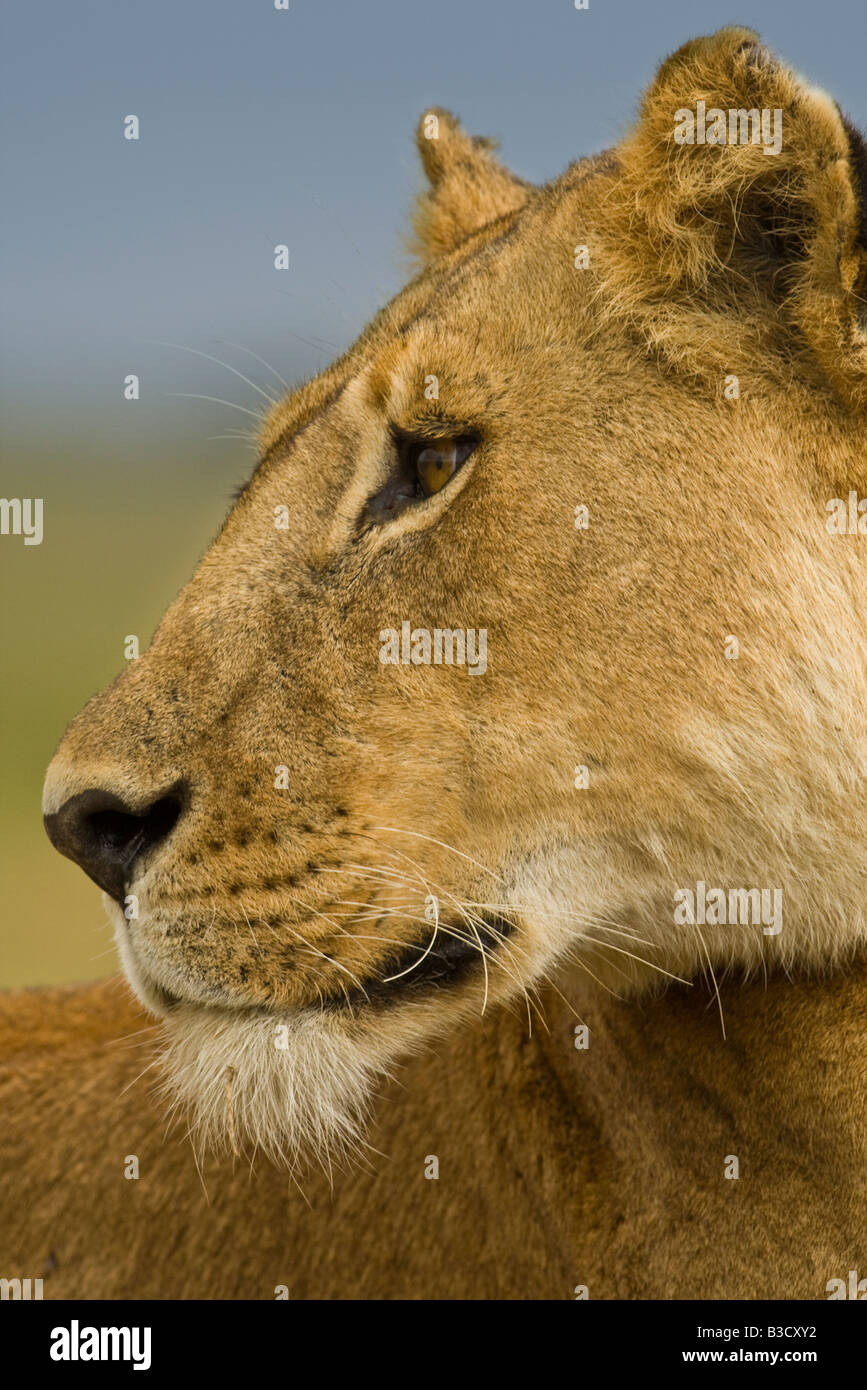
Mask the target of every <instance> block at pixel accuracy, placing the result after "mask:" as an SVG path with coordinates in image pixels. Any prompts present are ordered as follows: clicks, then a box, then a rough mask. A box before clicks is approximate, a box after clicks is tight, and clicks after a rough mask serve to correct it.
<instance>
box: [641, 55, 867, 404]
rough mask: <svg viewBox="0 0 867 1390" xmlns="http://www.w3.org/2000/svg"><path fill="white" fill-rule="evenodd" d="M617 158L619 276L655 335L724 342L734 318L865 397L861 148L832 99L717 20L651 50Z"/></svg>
mask: <svg viewBox="0 0 867 1390" xmlns="http://www.w3.org/2000/svg"><path fill="white" fill-rule="evenodd" d="M618 156H619V159H620V164H621V171H622V174H623V178H622V180H621V181H620V184H619V192H620V209H619V226H618V228H617V249H616V251H615V257H616V260H617V262H618V270H619V275H618V278H619V280H620V289H621V290H622V291H624V292H625V297H626V298H627V299H629V298H631V299H632V300H633V306H631V307H634V308H635V310H636V311H637V312H638V315H639V317H641V318H642V319H643V320H644V322H645V326H646V327H647V328H648V331H649V333H650V336H651V337H654V336H655V337H656V338H657V340H658V343H659V346H661V347H662V348H663V350H666V351H668V352H669V353H672V354H673V355H674V356H679V357H681V358H682V359H685V360H686V361H687V362H690V358H691V354H692V353H694V351H695V349H696V348H697V349H698V351H699V353H701V354H702V355H703V356H704V357H705V359H706V358H707V354H708V353H709V354H710V355H711V356H713V351H714V341H717V342H718V343H719V344H720V345H723V347H724V351H725V352H726V353H728V352H729V351H730V350H731V338H732V334H731V331H729V332H728V333H727V332H726V324H731V323H732V321H733V320H738V321H739V334H740V339H739V340H740V341H741V343H742V344H746V343H747V341H748V340H750V348H751V350H752V351H753V352H754V351H755V350H756V348H758V349H759V350H760V351H761V350H762V349H764V350H766V351H775V352H777V353H778V354H782V355H783V357H784V358H785V359H786V360H787V362H789V363H791V364H792V365H795V366H796V369H797V366H798V365H801V366H805V367H806V368H807V369H808V370H811V371H812V373H813V375H814V376H815V375H817V374H818V375H819V376H820V377H821V378H822V379H823V380H824V381H825V382H827V383H829V384H830V385H831V386H832V388H833V389H834V390H836V391H837V393H838V394H839V395H841V396H843V397H844V398H845V399H846V400H847V402H848V403H849V404H850V405H852V406H857V407H864V406H865V405H867V202H865V199H867V150H865V145H864V141H863V139H862V138H861V136H860V135H859V134H858V133H857V132H856V131H855V130H854V128H853V127H852V126H851V125H850V124H849V123H848V122H847V121H846V120H845V119H844V117H843V116H842V115H841V113H840V110H839V108H838V106H837V105H836V103H835V102H834V101H832V100H831V98H830V97H828V96H827V95H826V94H825V93H824V92H822V91H820V90H818V89H817V88H813V87H810V86H808V85H807V84H806V83H805V82H803V81H802V80H801V79H800V78H798V77H797V76H796V75H795V74H794V73H793V72H791V71H790V70H789V69H788V68H786V67H785V66H783V64H781V63H780V62H778V61H777V60H776V59H775V58H774V57H773V56H772V55H771V54H770V53H769V52H768V51H767V50H766V49H765V48H763V47H762V45H761V44H760V42H759V40H758V36H757V35H756V34H754V33H753V32H752V31H751V30H749V29H737V28H728V29H722V30H720V31H719V33H717V34H714V35H713V36H712V37H710V38H702V39H696V40H694V41H693V42H691V43H687V44H685V45H684V46H683V47H682V48H680V49H678V51H677V52H676V53H675V54H673V56H672V57H670V58H669V59H668V60H667V61H666V62H665V63H663V65H662V67H661V68H660V70H659V72H658V74H657V76H656V79H655V81H654V83H653V85H652V86H651V88H650V90H649V91H648V92H647V94H646V96H645V98H644V101H643V103H642V109H641V116H640V119H639V122H638V125H637V126H636V128H635V130H634V131H633V132H632V134H631V135H630V136H628V137H627V139H626V140H625V141H624V143H623V144H622V146H621V147H620V149H619V150H618ZM654 306H656V308H657V309H660V310H662V307H663V306H665V311H664V312H660V313H658V314H654ZM678 307H679V309H680V315H681V321H680V324H678V316H677V309H678ZM685 328H688V331H686V332H684V329H685ZM690 364H691V365H692V363H690Z"/></svg>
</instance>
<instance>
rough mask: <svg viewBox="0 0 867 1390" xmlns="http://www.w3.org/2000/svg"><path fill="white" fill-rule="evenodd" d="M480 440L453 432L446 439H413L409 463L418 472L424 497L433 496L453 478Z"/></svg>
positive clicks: (417, 480) (413, 470)
mask: <svg viewBox="0 0 867 1390" xmlns="http://www.w3.org/2000/svg"><path fill="white" fill-rule="evenodd" d="M475 446H476V441H475V440H474V439H472V438H470V437H469V436H468V435H451V436H448V437H446V438H444V439H432V440H429V441H424V440H420V439H416V440H413V441H411V442H410V444H409V445H408V451H407V462H408V464H409V467H410V470H411V472H412V473H413V474H414V475H415V481H416V483H417V485H418V490H419V493H420V495H421V496H422V497H433V495H434V493H435V492H439V491H440V489H441V488H444V487H445V485H446V483H447V482H448V481H449V478H451V477H453V476H454V474H455V473H457V471H458V469H459V468H460V466H461V464H462V463H464V461H465V460H466V459H467V458H469V456H470V454H471V453H472V452H473V449H474V448H475Z"/></svg>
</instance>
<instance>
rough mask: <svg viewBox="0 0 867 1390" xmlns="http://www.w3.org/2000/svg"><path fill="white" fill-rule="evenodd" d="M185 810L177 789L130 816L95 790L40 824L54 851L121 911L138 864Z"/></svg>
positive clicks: (110, 797) (109, 794) (117, 800)
mask: <svg viewBox="0 0 867 1390" xmlns="http://www.w3.org/2000/svg"><path fill="white" fill-rule="evenodd" d="M183 809H184V794H183V787H182V786H180V785H178V786H176V787H173V788H172V789H171V791H169V792H167V793H166V795H165V796H161V797H160V798H159V800H158V801H154V802H152V803H151V805H150V806H148V807H147V809H146V810H144V811H141V812H135V811H131V810H130V808H129V806H127V805H126V803H125V802H123V801H121V799H120V797H118V796H114V795H113V793H112V792H107V791H101V790H99V789H93V790H90V791H86V792H79V793H78V795H77V796H72V797H70V799H69V800H68V801H66V802H64V804H63V805H62V806H61V808H60V810H59V811H55V812H54V813H53V815H49V816H45V817H44V821H45V829H46V831H47V833H48V838H49V840H50V841H51V843H52V844H53V845H54V848H55V849H59V850H60V853H61V854H65V855H66V856H67V858H69V859H74V860H75V862H76V864H78V865H80V867H81V868H82V869H83V870H84V872H85V873H86V874H87V875H88V877H89V878H92V879H93V881H94V883H98V884H99V886H100V888H103V889H104V890H105V892H106V893H109V894H110V895H111V897H113V898H114V900H115V901H116V902H118V903H120V905H121V907H123V902H124V893H125V890H126V885H127V884H128V883H129V882H130V880H131V879H132V877H133V869H134V866H135V864H136V861H137V860H138V859H139V858H140V857H141V856H142V855H143V854H144V853H145V851H146V850H149V849H153V847H154V846H155V845H158V844H160V843H161V841H163V840H165V839H166V837H167V836H168V835H169V833H170V832H171V831H172V829H173V828H174V826H175V825H176V824H177V821H178V818H179V816H180V815H181V812H182V811H183Z"/></svg>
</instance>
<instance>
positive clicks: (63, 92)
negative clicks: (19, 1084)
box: [0, 0, 867, 988]
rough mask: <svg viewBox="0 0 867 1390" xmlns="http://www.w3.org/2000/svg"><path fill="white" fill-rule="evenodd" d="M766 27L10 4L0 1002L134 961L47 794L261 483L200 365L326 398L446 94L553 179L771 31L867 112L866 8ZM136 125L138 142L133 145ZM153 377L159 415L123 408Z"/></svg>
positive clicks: (709, 17)
mask: <svg viewBox="0 0 867 1390" xmlns="http://www.w3.org/2000/svg"><path fill="white" fill-rule="evenodd" d="M743 10H744V18H743V19H741V17H740V14H739V15H738V16H737V17H735V18H733V17H732V16H731V15H730V14H728V13H725V12H722V11H721V10H720V7H719V5H718V4H717V3H716V0H666V3H665V5H663V6H658V5H648V4H646V3H645V0H599V3H597V0H593V3H592V5H591V7H590V9H589V10H586V11H581V12H579V11H576V10H575V7H574V4H573V3H572V0H533V3H528V0H473V4H471V5H467V4H466V3H465V0H437V3H436V4H435V5H429V4H427V3H425V0H367V3H365V4H364V5H359V4H358V3H357V0H315V3H314V0H309V3H307V2H306V0H297V3H296V0H291V4H290V6H289V9H288V10H285V11H281V12H278V11H275V9H274V7H273V0H148V3H147V4H146V5H142V4H141V3H140V0H84V3H81V4H76V5H69V4H68V3H67V0H40V3H38V4H36V3H32V0H31V3H26V0H13V2H12V3H10V4H8V5H6V6H4V7H3V11H2V16H0V187H2V189H3V202H4V219H3V220H4V224H5V225H4V232H3V238H2V241H0V295H2V314H0V406H2V433H0V469H2V472H0V480H2V482H0V493H2V495H3V496H5V497H42V498H43V499H44V507H45V519H44V527H45V535H44V540H43V543H42V544H41V545H39V546H25V545H24V544H23V541H22V539H21V538H20V537H14V536H2V537H0V586H2V587H0V596H2V601H0V661H2V668H3V677H2V687H0V690H2V693H0V701H2V708H0V756H2V764H0V766H2V780H3V797H2V810H0V820H2V824H0V832H2V833H0V846H2V856H3V862H2V885H0V887H2V920H0V988H2V987H4V986H14V985H21V984H32V985H37V984H50V983H56V982H61V981H66V980H76V979H86V978H88V977H93V976H95V975H97V974H100V973H108V972H110V971H112V970H113V969H114V968H115V960H114V954H113V949H112V947H111V933H110V930H109V927H108V924H107V921H106V919H105V916H104V913H103V909H102V905H101V895H100V893H99V890H98V889H97V888H96V887H95V886H94V885H92V884H90V883H89V882H88V881H87V880H86V879H85V877H84V875H83V874H82V873H81V872H80V871H79V870H78V869H76V868H75V867H74V866H73V865H72V864H71V863H70V862H69V861H67V860H65V859H62V858H61V857H60V856H59V855H58V854H56V853H55V852H54V851H53V850H52V849H51V848H50V846H49V844H48V841H47V839H46V838H45V836H44V834H43V831H42V824H41V812H40V796H41V788H42V779H43V774H44V771H45V767H46V765H47V763H48V762H49V760H50V758H51V755H52V753H53V751H54V748H55V746H56V744H57V742H58V740H59V738H60V736H61V734H62V732H63V729H64V727H65V725H66V724H67V722H68V721H69V720H70V719H71V718H72V717H73V715H74V714H75V713H76V712H77V710H78V709H79V708H80V707H81V705H82V704H83V703H84V701H85V700H86V699H87V698H88V697H89V696H90V695H92V694H93V693H94V692H95V691H96V690H98V689H99V688H100V687H101V686H103V685H104V684H105V683H106V682H107V681H109V680H110V679H111V678H112V677H113V676H114V675H115V674H116V673H117V672H118V671H119V670H120V669H121V668H122V666H123V661H124V658H123V641H124V637H125V636H126V635H127V634H128V633H136V634H137V635H138V637H139V639H140V642H141V645H142V649H144V646H145V645H146V642H147V640H148V638H149V636H150V634H151V632H152V630H153V628H154V626H155V624H156V622H157V620H158V618H159V616H160V614H161V612H162V611H163V609H164V608H165V606H166V605H167V604H168V603H169V601H170V600H171V599H172V597H173V596H174V594H175V593H176V591H177V589H178V588H179V587H180V585H181V584H182V583H183V582H184V581H185V580H186V579H187V578H188V577H189V576H190V574H191V573H192V570H193V568H194V565H195V562H196V559H197V558H198V556H199V555H200V554H201V553H202V552H203V550H204V549H205V548H206V547H207V544H208V542H209V540H210V539H211V538H212V536H213V534H214V533H215V531H216V530H217V528H218V526H219V524H220V521H221V519H222V517H223V515H224V513H225V511H226V510H227V508H228V505H229V499H230V494H231V489H232V487H233V486H234V485H235V484H236V483H238V482H240V481H241V480H242V479H243V478H244V477H245V476H246V475H247V473H248V472H249V470H250V468H251V466H252V458H251V455H250V451H249V449H248V446H247V442H245V441H244V440H243V439H241V438H237V437H234V435H233V434H232V432H233V431H236V430H240V431H241V432H242V433H243V432H245V431H249V429H250V428H251V427H255V420H254V419H253V418H252V417H251V414H250V413H248V412H253V413H254V414H255V413H256V412H258V411H259V410H260V409H261V408H262V406H263V405H264V404H265V402H264V401H263V399H262V397H261V395H260V394H259V393H258V391H257V390H256V389H255V386H254V385H251V384H249V383H247V382H244V381H242V380H240V379H239V378H238V377H237V376H233V375H232V373H231V371H229V370H227V369H226V368H225V367H221V366H218V365H217V364H216V363H215V362H212V361H209V360H208V359H207V358H205V357H201V356H197V355H196V353H206V354H212V355H213V356H214V357H217V358H220V359H222V360H223V361H224V362H226V363H228V364H229V365H230V367H233V368H234V369H235V370H237V371H239V372H241V373H243V374H245V375H249V376H250V378H251V379H252V381H253V382H254V383H255V385H256V386H258V387H259V388H260V389H261V390H265V391H268V392H271V391H276V392H277V393H279V392H280V390H281V389H282V388H281V387H280V386H279V383H278V382H277V378H276V377H275V375H274V371H276V372H278V373H279V374H280V376H281V377H283V378H285V380H286V381H288V382H290V383H295V382H297V381H298V380H299V379H302V378H304V377H306V376H309V375H311V374H312V373H314V372H316V371H318V370H320V369H321V368H322V367H323V366H324V365H326V363H327V362H328V361H329V360H330V359H331V358H332V357H333V356H334V355H336V353H337V352H338V351H340V350H341V349H342V348H343V347H345V346H346V345H347V344H348V343H349V342H351V341H352V339H353V338H354V337H355V336H356V334H357V333H358V332H359V331H360V329H361V328H362V327H363V325H364V323H365V322H366V321H367V319H368V318H369V317H370V316H371V314H372V313H373V312H374V310H375V309H376V308H377V307H378V306H379V305H380V304H382V303H383V302H384V301H385V300H386V299H387V298H388V297H389V295H390V294H392V293H393V292H394V291H395V290H396V289H397V288H398V287H399V286H400V285H401V284H402V283H403V282H404V280H405V279H406V269H407V267H406V261H405V257H404V254H403V250H402V234H403V232H404V230H405V229H406V227H407V223H408V210H409V205H410V202H411V199H412V196H413V194H414V192H415V191H416V190H417V188H418V186H419V183H420V178H419V173H418V168H417V165H418V160H417V155H416V153H415V150H414V148H413V132H414V129H415V126H416V123H417V121H418V118H419V116H420V115H421V114H422V113H423V112H424V111H425V110H426V109H427V108H428V107H429V106H431V105H434V104H439V105H442V106H446V107H448V108H451V109H452V110H454V111H456V112H457V113H458V114H459V115H460V117H461V119H462V120H463V121H464V123H465V125H466V127H467V128H468V130H470V131H471V132H473V133H478V134H488V135H494V136H496V137H499V139H500V141H501V145H502V154H503V158H504V160H505V161H506V162H507V163H508V164H509V165H510V166H511V167H512V168H513V169H514V170H515V172H516V173H518V174H520V175H522V176H524V177H526V178H530V179H533V180H536V181H539V182H541V181H544V180H546V179H549V178H551V177H553V176H555V175H556V174H558V173H560V172H561V171H562V170H563V169H564V168H565V167H566V166H567V165H568V164H569V163H570V161H572V160H573V159H575V158H577V157H578V156H580V155H583V154H590V153H593V152H594V151H596V150H600V149H604V148H606V147H607V146H609V145H611V144H612V143H614V142H615V141H616V140H617V139H618V138H619V136H620V135H621V134H622V132H623V130H624V128H625V126H626V125H627V124H628V123H629V122H630V120H631V119H632V116H633V114H634V112H635V110H636V106H637V102H638V99H639V95H640V93H641V91H642V89H643V88H644V87H645V86H646V84H647V83H648V82H649V80H650V79H651V77H652V75H653V73H654V71H655V69H656V66H657V65H658V63H659V61H660V60H661V59H662V58H663V57H664V56H665V55H666V54H667V53H669V52H671V51H672V50H673V49H675V48H676V47H677V46H678V45H679V44H681V43H683V42H684V41H685V40H687V39H689V38H693V37H695V36H696V35H697V34H701V33H709V32H712V31H714V30H715V29H717V28H718V27H719V26H720V25H721V24H723V23H732V22H745V23H749V24H752V25H754V26H755V27H756V28H758V29H759V30H760V31H761V32H762V35H763V37H764V38H765V39H766V41H767V42H768V43H769V44H770V45H771V46H772V47H773V48H775V49H776V50H777V51H778V52H780V53H782V54H783V55H784V56H785V57H787V58H788V59H789V61H790V62H792V63H793V64H794V65H795V66H796V67H798V68H799V69H800V70H801V71H803V72H806V73H808V74H809V77H810V78H811V79H812V80H813V81H815V82H817V83H819V84H821V85H822V86H824V87H826V88H827V89H828V90H829V91H830V92H832V94H833V95H834V96H835V97H836V98H837V99H838V101H839V102H840V104H841V105H842V106H843V108H844V109H845V110H847V111H848V112H849V113H850V114H851V115H852V117H853V118H854V120H855V121H856V123H857V124H859V125H861V127H862V128H863V127H864V126H865V125H867V105H865V86H864V71H863V68H864V53H865V51H867V7H865V5H864V0H824V3H823V4H822V5H821V6H814V5H808V4H806V3H805V2H804V3H800V4H795V5H793V4H792V3H791V0H750V3H749V4H748V5H746V6H744V7H743ZM131 113H132V114H136V115H138V117H139V119H140V122H141V138H140V140H139V141H137V142H131V141H125V140H124V139H123V137H122V129H123V122H124V118H125V117H126V116H127V115H128V114H131ZM278 243H285V244H287V245H288V246H289V248H290V268H289V270H288V271H286V272H277V271H275V269H274V265H273V248H274V246H275V245H276V244H278ZM227 340H228V341H227ZM172 344H173V345H178V344H180V345H181V347H178V346H171V345H172ZM182 348H186V349H192V351H183V350H182ZM251 353H253V354H259V355H260V356H261V357H262V358H264V359H267V362H268V363H269V364H270V368H273V369H274V371H272V370H271V369H270V368H269V367H267V366H265V365H264V364H263V363H262V362H260V361H257V360H256V358H255V356H251V355H250V354H251ZM130 372H135V373H137V374H138V375H139V376H140V379H141V399H140V400H139V401H137V402H126V401H124V399H123V379H124V377H125V376H126V374H127V373H130ZM184 393H188V394H184ZM199 396H211V397H220V398H223V399H224V400H225V401H226V402H227V403H226V404H219V403H216V402H214V401H206V400H201V399H197V397H199ZM227 435H228V436H229V437H228V438H226V437H223V436H227Z"/></svg>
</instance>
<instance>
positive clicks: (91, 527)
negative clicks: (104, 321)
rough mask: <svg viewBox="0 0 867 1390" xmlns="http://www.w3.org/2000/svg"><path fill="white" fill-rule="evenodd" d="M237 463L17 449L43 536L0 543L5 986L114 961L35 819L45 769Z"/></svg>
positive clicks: (201, 543)
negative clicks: (132, 461) (55, 456)
mask: <svg viewBox="0 0 867 1390" xmlns="http://www.w3.org/2000/svg"><path fill="white" fill-rule="evenodd" d="M132 408H133V407H132V405H130V409H132ZM241 471H242V470H240V469H239V468H238V467H237V463H233V464H228V462H222V461H220V460H217V461H216V464H215V460H214V458H213V457H211V458H206V457H204V456H202V457H199V458H197V459H196V458H194V459H190V458H189V457H187V458H185V459H184V461H183V468H180V467H177V468H175V469H174V470H172V471H168V470H167V469H166V468H165V467H164V466H163V465H159V464H158V465H156V466H150V467H144V466H141V467H139V468H134V469H129V468H124V469H117V468H114V469H112V468H111V467H110V466H108V465H105V466H102V467H99V466H98V465H97V464H96V463H95V462H94V460H93V458H92V457H90V458H86V459H83V458H78V459H76V458H75V456H74V454H73V453H72V452H69V453H68V454H67V458H66V461H65V465H64V467H63V468H62V469H58V467H57V464H56V463H55V462H48V463H46V462H43V461H41V460H40V461H37V460H29V461H28V481H29V484H30V488H31V494H30V495H32V496H35V497H42V498H44V499H45V522H44V526H45V537H44V540H43V543H42V545H41V546H24V545H23V543H22V541H21V539H20V538H17V537H16V538H13V537H9V536H7V537H3V544H2V545H0V592H2V594H3V598H4V601H3V603H2V606H0V651H2V653H3V668H4V679H3V684H2V691H0V728H2V731H3V733H2V749H3V801H2V823H0V837H2V846H3V860H4V873H3V919H2V937H0V944H2V963H3V964H2V984H3V985H4V986H9V985H13V986H14V985H22V984H45V983H52V982H59V981H64V980H70V979H83V978H91V977H94V976H96V975H100V974H108V973H110V972H111V971H112V970H114V969H115V962H114V952H113V948H112V947H111V930H110V928H109V926H108V923H107V918H106V915H105V913H104V911H103V908H102V902H101V893H100V891H99V889H98V888H97V887H96V886H95V885H94V884H92V883H90V882H89V880H87V879H86V878H85V877H84V875H83V874H82V873H81V871H80V870H79V869H77V868H76V867H75V866H74V865H73V864H72V863H71V862H70V861H69V860H66V859H63V858H61V856H60V855H58V854H57V853H56V852H55V851H54V850H53V849H52V848H51V846H50V844H49V843H48V840H47V839H46V837H45V835H44V833H43V831H42V826H41V819H42V817H41V809H40V801H41V788H42V779H43V776H44V772H45V768H46V766H47V764H48V762H49V760H50V758H51V756H52V754H53V752H54V749H55V746H56V744H57V742H58V739H59V738H60V735H61V734H62V732H63V729H64V726H65V724H66V723H67V722H68V720H69V719H70V718H71V717H72V716H73V715H74V714H75V713H76V711H77V710H78V709H79V708H80V706H81V705H82V704H83V703H84V702H85V700H86V699H88V697H89V696H90V695H92V694H93V693H94V692H95V691H96V690H98V689H99V688H100V687H101V686H102V685H104V684H106V683H107V682H108V681H109V680H111V679H112V678H113V677H114V676H115V675H116V674H117V672H118V671H119V670H121V669H122V667H123V665H124V658H123V642H124V638H125V636H126V635H127V634H128V633H136V634H137V635H138V636H139V639H140V643H141V646H142V648H144V647H145V645H146V643H147V639H148V637H149V636H150V633H151V632H152V630H153V628H154V626H155V624H156V622H157V620H158V618H159V616H160V614H161V612H162V610H163V609H164V608H165V607H166V605H167V604H168V603H169V601H170V600H171V598H172V597H173V595H174V594H175V592H176V591H177V589H178V588H179V587H180V585H181V584H182V583H184V582H185V580H186V579H187V578H188V577H189V574H190V572H191V570H192V567H193V563H194V560H195V557H196V555H197V553H199V552H201V551H202V550H203V549H204V547H205V546H206V544H207V542H208V540H209V538H210V536H211V535H212V534H213V532H214V531H215V530H216V528H217V526H218V525H219V522H220V520H221V517H222V515H223V513H224V512H225V510H226V506H227V500H226V499H227V496H228V492H229V488H230V485H231V482H234V481H235V479H236V476H237V475H238V473H239V472H241ZM228 474H231V480H230V479H229V478H228V477H227V475H228ZM221 475H222V476H221Z"/></svg>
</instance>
